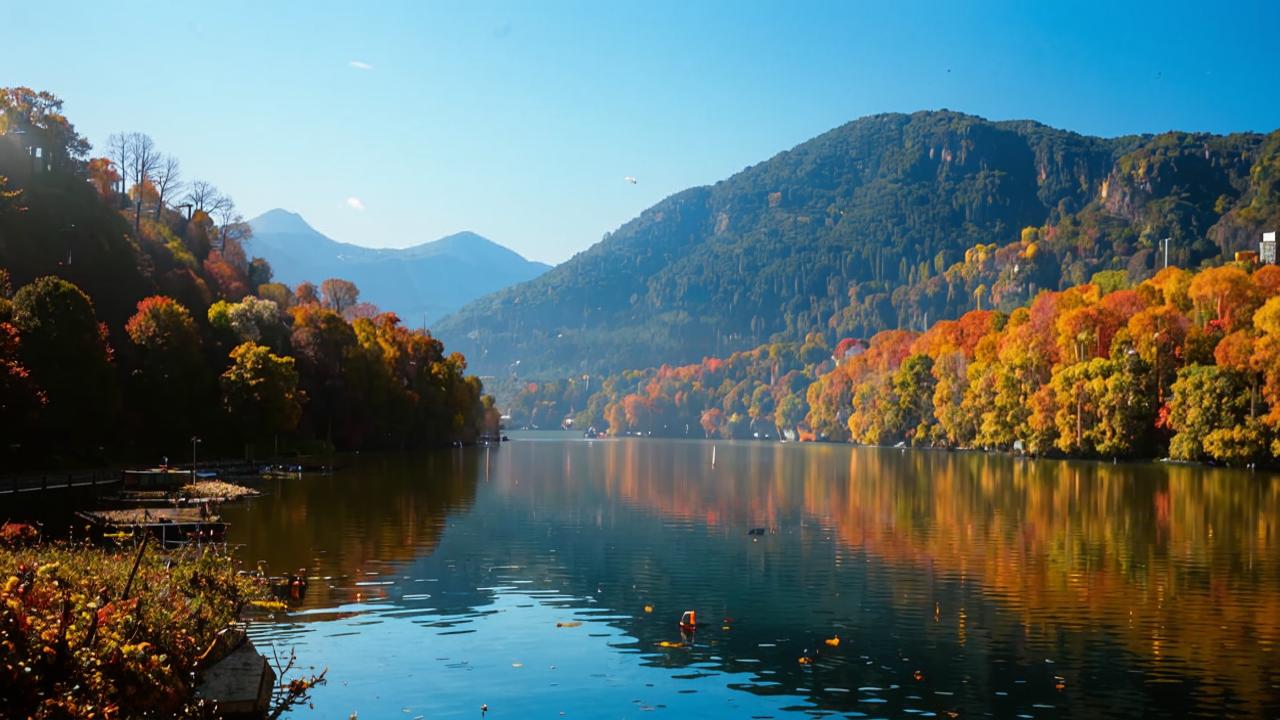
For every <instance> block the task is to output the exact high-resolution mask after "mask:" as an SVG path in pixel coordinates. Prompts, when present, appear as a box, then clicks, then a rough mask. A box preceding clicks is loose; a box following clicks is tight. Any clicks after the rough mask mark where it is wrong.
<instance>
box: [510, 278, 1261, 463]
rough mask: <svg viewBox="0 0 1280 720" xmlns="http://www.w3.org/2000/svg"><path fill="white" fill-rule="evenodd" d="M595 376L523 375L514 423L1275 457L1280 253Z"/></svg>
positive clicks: (1060, 451) (1035, 449) (1088, 453)
mask: <svg viewBox="0 0 1280 720" xmlns="http://www.w3.org/2000/svg"><path fill="white" fill-rule="evenodd" d="M588 379H589V378H585V377H584V378H582V380H583V381H585V380H588ZM594 383H595V384H594V385H587V384H586V383H585V382H582V381H579V380H574V381H572V382H569V383H528V384H526V385H525V386H523V387H522V388H521V389H520V391H519V392H518V394H517V396H516V399H515V401H514V402H513V403H512V404H511V408H512V422H513V423H514V424H526V423H532V424H539V425H542V426H544V427H545V426H549V425H552V424H554V423H558V422H560V421H561V419H562V418H564V417H565V416H566V415H570V416H571V417H573V419H574V420H575V423H576V424H577V425H578V426H580V427H581V426H585V425H588V424H590V425H596V426H598V427H599V428H600V429H601V430H606V429H607V431H608V432H611V433H613V434H627V433H641V434H656V435H668V436H692V437H703V436H706V437H726V438H746V437H769V436H776V435H777V434H783V433H786V434H790V433H791V431H796V435H797V436H799V437H801V438H809V439H817V440H844V441H853V442H857V443H862V444H869V445H896V444H899V443H901V444H906V445H915V446H924V447H948V448H984V449H999V450H1024V451H1026V452H1030V453H1036V454H1049V455H1065V456H1075V457H1102V458H1120V457H1160V456H1164V455H1166V454H1168V455H1170V456H1172V457H1174V458H1176V459H1180V460H1211V461H1215V462H1221V463H1227V464H1237V465H1243V464H1248V463H1257V462H1271V461H1274V460H1275V459H1276V458H1278V457H1280V267H1277V266H1275V265H1262V266H1258V265H1256V264H1254V263H1253V262H1251V261H1249V262H1241V263H1229V264H1227V265H1223V266H1217V267H1211V268H1207V269H1204V270H1201V271H1200V272H1198V273H1192V272H1189V271H1187V270H1183V269H1180V268H1176V267H1169V268H1167V269H1162V270H1160V271H1159V272H1157V273H1156V274H1155V275H1154V276H1153V277H1151V278H1149V279H1147V280H1144V281H1143V282H1141V283H1138V284H1136V285H1132V286H1130V285H1128V284H1127V283H1123V282H1122V283H1121V284H1120V285H1117V286H1113V287H1104V286H1103V285H1102V284H1099V283H1086V284H1083V285H1078V286H1074V287H1071V288H1068V289H1066V290H1062V291H1043V292H1041V293H1040V294H1039V295H1037V296H1036V298H1035V299H1034V300H1033V301H1032V302H1030V303H1028V304H1027V305H1024V306H1021V307H1018V308H1016V309H1014V310H1013V311H1012V312H1010V313H1005V312H1002V311H998V310H971V311H969V312H968V313H965V314H964V315H963V316H961V317H960V318H959V319H957V320H944V321H939V322H937V323H934V324H933V325H932V326H931V327H930V328H929V329H928V330H926V331H925V332H915V331H911V330H886V331H883V332H880V333H877V334H876V335H875V336H874V337H872V338H871V340H870V341H867V342H863V341H853V340H848V339H846V340H843V341H841V343H840V344H839V345H837V347H836V348H835V349H834V350H830V349H828V348H827V346H825V345H824V344H823V342H822V340H821V336H820V335H818V334H816V333H815V334H812V335H810V337H809V338H808V339H807V340H806V341H805V343H803V344H802V345H794V344H773V345H767V346H762V347H760V348H757V349H755V350H753V351H749V352H740V353H734V354H733V355H731V356H730V357H728V358H726V359H723V360H720V359H715V358H708V359H706V360H704V361H703V362H701V363H699V364H696V365H689V366H685V367H675V368H673V367H667V366H663V367H658V368H651V369H648V370H640V371H626V372H622V373H618V374H615V375H610V376H607V377H599V378H594ZM591 387H594V388H595V390H594V391H591V390H590V388H591Z"/></svg>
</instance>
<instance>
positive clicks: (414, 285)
mask: <svg viewBox="0 0 1280 720" xmlns="http://www.w3.org/2000/svg"><path fill="white" fill-rule="evenodd" d="M249 224H250V226H252V228H253V238H252V240H250V241H249V243H248V244H247V247H246V248H245V250H246V252H247V253H248V254H250V255H253V256H257V257H261V258H265V259H266V260H267V262H269V263H271V268H272V270H273V271H274V274H275V279H276V280H278V281H279V282H283V283H288V284H289V285H291V286H292V285H297V284H298V283H300V282H303V281H309V282H313V283H315V284H317V285H319V284H320V283H321V282H322V281H323V280H325V279H327V278H342V279H344V280H350V281H351V282H354V283H355V284H356V286H357V287H358V288H360V299H361V300H363V301H366V302H370V303H373V304H374V305H377V306H378V307H379V308H381V309H383V310H390V311H392V312H394V313H396V314H397V315H399V316H400V318H401V320H402V321H403V322H404V323H405V324H406V325H410V326H414V327H417V326H420V325H421V324H424V323H425V324H428V325H429V324H430V323H432V322H434V321H435V320H437V319H438V318H441V317H443V316H444V315H446V314H448V313H450V312H452V311H454V310H456V309H458V308H460V307H462V306H463V305H464V304H466V303H467V302H470V301H471V300H474V299H476V298H478V297H480V296H482V295H486V294H488V293H491V292H495V291H497V290H501V289H502V288H505V287H507V286H509V285H513V284H515V283H519V282H524V281H526V280H531V279H533V278H535V277H537V276H539V275H541V274H542V273H543V272H546V271H547V270H548V269H549V268H550V267H551V266H550V265H547V264H545V263H540V262H534V261H531V260H526V259H525V258H524V257H521V256H520V255H519V254H518V253H516V252H514V251H512V250H510V249H508V248H505V247H503V246H502V245H499V244H497V243H495V242H493V241H492V240H489V239H488V238H485V237H482V236H480V235H477V234H476V233H473V232H460V233H456V234H453V235H449V236H447V237H443V238H440V239H439V240H434V241H431V242H425V243H422V244H420V245H414V246H412V247H407V248H400V249H392V248H368V247H361V246H359V245H351V244H348V243H341V242H338V241H336V240H333V239H331V238H329V237H326V236H325V235H324V234H322V233H320V232H319V231H317V230H316V229H315V228H313V227H311V226H310V225H308V224H307V222H306V220H304V219H303V218H302V216H300V215H298V214H297V213H292V212H289V211H287V210H281V209H275V210H269V211H267V212H265V213H263V214H262V215H259V216H258V217H256V218H254V219H252V220H250V221H249Z"/></svg>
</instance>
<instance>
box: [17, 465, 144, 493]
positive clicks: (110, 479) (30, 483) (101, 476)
mask: <svg viewBox="0 0 1280 720" xmlns="http://www.w3.org/2000/svg"><path fill="white" fill-rule="evenodd" d="M121 481H122V478H121V476H120V473H118V472H114V471H106V470H95V471H92V472H81V473H46V474H41V475H25V476H16V475H15V476H13V477H9V478H0V495H19V494H25V493H39V492H50V491H55V490H73V489H79V488H96V487H118V486H119V485H120V483H121Z"/></svg>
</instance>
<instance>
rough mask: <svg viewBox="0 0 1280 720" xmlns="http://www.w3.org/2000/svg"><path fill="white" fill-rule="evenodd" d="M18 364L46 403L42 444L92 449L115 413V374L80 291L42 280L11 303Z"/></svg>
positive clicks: (99, 328)
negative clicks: (18, 345)
mask: <svg viewBox="0 0 1280 720" xmlns="http://www.w3.org/2000/svg"><path fill="white" fill-rule="evenodd" d="M13 324H14V326H15V327H16V328H17V330H18V333H19V335H20V336H21V340H22V342H21V358H22V364H23V365H24V366H25V367H26V368H28V369H30V371H31V373H32V377H33V379H34V381H35V383H36V385H37V386H38V387H39V388H41V389H42V390H43V391H44V393H45V396H46V398H47V401H48V405H47V407H46V408H45V411H44V412H43V413H41V423H40V428H41V431H42V432H41V435H42V439H43V440H44V441H45V442H46V443H48V444H49V445H50V446H54V447H58V448H86V447H87V448H96V447H97V444H98V443H99V442H101V441H102V440H104V439H105V438H106V436H107V434H108V424H107V423H108V419H109V418H110V417H112V415H113V413H114V411H115V403H116V397H117V396H116V391H115V373H114V371H113V368H112V351H111V346H110V345H109V344H108V343H107V330H106V328H105V326H103V325H101V324H100V323H99V322H98V318H97V316H96V314H95V313H94V308H93V302H92V301H91V300H89V297H88V296H87V295H85V294H84V293H83V292H82V291H81V290H80V288H78V287H76V286H75V285H73V284H71V283H69V282H67V281H66V280H63V279H61V278H56V277H42V278H39V279H37V280H35V281H34V282H32V283H31V284H29V285H26V286H24V287H22V288H21V289H19V290H18V292H17V294H16V295H14V298H13Z"/></svg>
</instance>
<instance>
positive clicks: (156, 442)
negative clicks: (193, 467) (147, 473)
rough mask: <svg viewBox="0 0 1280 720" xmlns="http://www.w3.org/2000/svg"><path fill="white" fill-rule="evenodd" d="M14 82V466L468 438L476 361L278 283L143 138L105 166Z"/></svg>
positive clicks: (8, 412) (3, 286)
mask: <svg viewBox="0 0 1280 720" xmlns="http://www.w3.org/2000/svg"><path fill="white" fill-rule="evenodd" d="M61 108H62V102H61V101H60V100H59V99H58V98H56V97H54V96H53V95H50V94H48V93H42V92H35V91H32V90H29V89H27V88H0V431H2V432H3V435H4V437H5V443H4V445H3V447H2V448H0V459H2V460H3V461H4V465H5V467H6V468H8V469H10V470H12V469H14V468H17V467H21V466H41V465H44V466H50V465H52V466H61V467H67V466H73V465H76V464H96V463H100V462H103V461H107V460H110V459H113V458H135V457H146V458H149V459H152V460H158V459H159V458H160V457H161V456H163V455H168V456H171V457H173V458H174V459H175V460H177V459H178V458H180V457H186V456H187V453H189V452H191V448H192V445H193V443H197V442H198V443H201V444H203V445H204V450H203V451H202V453H203V454H205V455H206V456H207V455H209V454H219V453H228V454H239V453H241V452H245V451H252V449H253V448H255V447H256V448H257V453H258V454H259V455H263V454H270V453H271V452H274V451H275V450H276V449H277V448H278V449H280V450H285V449H298V448H313V449H318V448H332V447H338V448H365V447H395V448H400V447H412V446H422V445H433V444H443V443H447V442H450V441H467V440H470V439H473V438H474V437H475V436H476V434H477V433H478V432H480V431H481V427H482V425H483V423H484V422H485V421H486V419H489V420H492V421H494V422H493V423H492V424H493V425H495V426H496V416H495V415H494V413H493V412H491V404H488V402H489V401H488V400H487V399H482V396H481V385H480V381H479V379H478V378H476V377H474V376H467V375H466V374H465V370H466V361H465V359H464V358H463V357H462V356H461V355H459V354H457V353H453V354H446V353H445V350H444V346H443V345H442V344H441V343H440V341H439V340H436V339H435V338H433V337H432V336H431V335H430V334H429V333H427V332H425V331H417V330H413V331H411V330H409V329H407V328H405V327H403V326H401V325H400V323H399V320H398V318H396V317H395V315H393V314H390V313H379V312H378V311H377V309H376V308H374V307H372V306H370V305H368V304H362V303H360V302H359V290H358V288H357V287H356V286H355V285H354V284H352V283H350V282H348V281H345V280H341V279H338V278H330V279H327V280H325V281H324V282H323V283H322V284H321V285H320V286H319V287H317V286H315V285H312V284H310V283H303V284H300V285H298V286H297V287H293V288H291V287H288V286H286V285H283V284H281V283H278V282H273V280H272V271H271V267H270V265H269V264H268V263H266V262H265V261H263V260H261V259H260V258H252V259H250V258H249V257H247V256H246V254H245V252H244V243H245V241H246V240H247V239H248V236H249V234H250V233H251V229H250V228H249V226H248V224H247V223H245V222H244V221H243V219H242V218H241V217H240V216H239V215H238V214H237V213H236V211H235V205H234V203H233V202H232V201H231V200H230V199H229V198H228V197H226V196H225V195H223V194H222V193H219V192H217V190H216V188H214V186H213V185H212V184H210V183H208V182H204V181H200V180H194V181H184V179H183V178H182V176H181V167H180V164H179V162H178V160H177V158H174V157H172V156H167V155H164V154H163V153H161V152H160V151H159V150H158V149H157V148H156V146H155V144H154V143H153V141H152V140H151V138H150V137H149V136H147V135H146V134H144V133H140V132H130V133H120V134H117V135H113V136H112V138H111V139H110V140H109V141H108V143H107V147H105V148H103V149H102V150H103V151H104V152H105V154H104V155H102V156H92V157H91V156H90V150H91V147H90V145H89V143H88V142H87V141H86V140H85V139H84V138H82V137H81V136H80V135H79V134H78V133H77V132H76V130H75V127H74V126H73V125H72V124H71V123H70V122H69V121H68V120H67V118H66V117H64V116H63V115H62V111H61Z"/></svg>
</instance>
